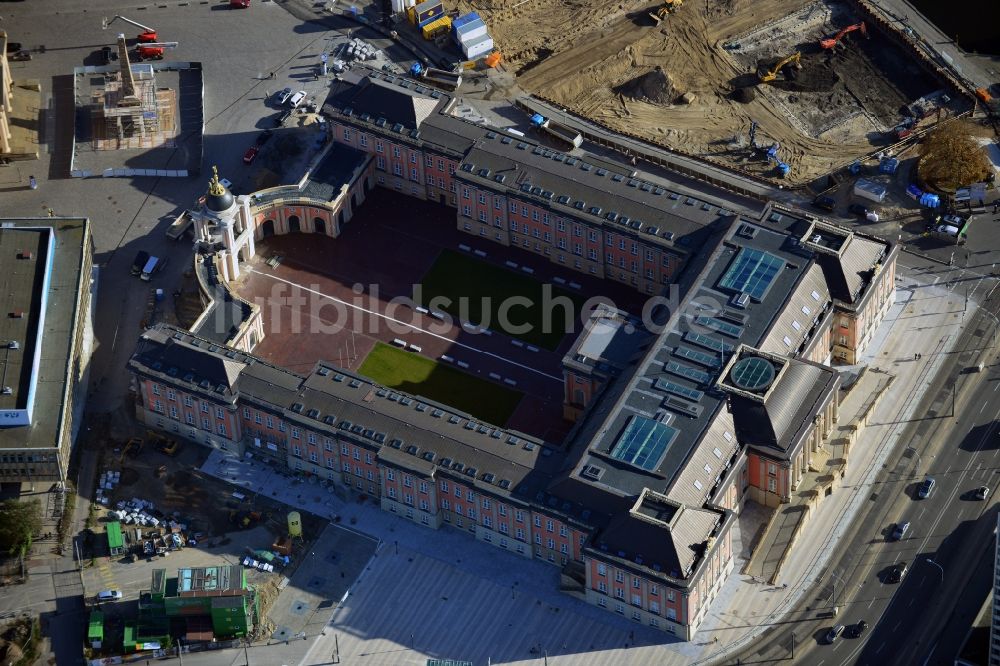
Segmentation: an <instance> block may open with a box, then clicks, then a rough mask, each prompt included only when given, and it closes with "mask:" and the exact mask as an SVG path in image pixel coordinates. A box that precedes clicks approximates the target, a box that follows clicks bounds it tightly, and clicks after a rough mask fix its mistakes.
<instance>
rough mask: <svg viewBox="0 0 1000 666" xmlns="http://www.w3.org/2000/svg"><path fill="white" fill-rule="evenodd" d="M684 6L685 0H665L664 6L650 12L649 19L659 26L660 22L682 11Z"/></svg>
mask: <svg viewBox="0 0 1000 666" xmlns="http://www.w3.org/2000/svg"><path fill="white" fill-rule="evenodd" d="M683 4H684V0H663V4H662V5H661V6H659V7H657V8H656V9H654V10H653V11H651V12H649V18H651V19H653V21H655V22H656V23H657V24H659V22H660V21H662V20H663V19H665V18H667V17H668V16H670V15H671V14H673V13H674V12H676V11H677V10H678V9H680V8H681V5H683Z"/></svg>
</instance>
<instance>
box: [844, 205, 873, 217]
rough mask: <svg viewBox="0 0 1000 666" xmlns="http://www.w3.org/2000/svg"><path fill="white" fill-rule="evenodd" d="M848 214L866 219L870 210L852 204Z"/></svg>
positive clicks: (848, 208)
mask: <svg viewBox="0 0 1000 666" xmlns="http://www.w3.org/2000/svg"><path fill="white" fill-rule="evenodd" d="M847 212H848V213H850V214H852V215H857V216H858V217H865V216H866V215H868V209H867V208H865V207H864V206H863V205H861V204H859V203H852V204H851V205H850V206H848V207H847Z"/></svg>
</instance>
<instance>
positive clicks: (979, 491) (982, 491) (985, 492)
mask: <svg viewBox="0 0 1000 666" xmlns="http://www.w3.org/2000/svg"><path fill="white" fill-rule="evenodd" d="M989 494H990V488H989V486H979V487H978V488H976V489H975V490H973V491H972V496H973V497H975V498H976V499H977V500H984V499H986V498H987V497H988V496H989Z"/></svg>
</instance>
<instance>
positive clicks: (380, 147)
mask: <svg viewBox="0 0 1000 666" xmlns="http://www.w3.org/2000/svg"><path fill="white" fill-rule="evenodd" d="M384 151H385V147H384V146H383V145H382V142H381V141H379V140H378V139H376V140H375V152H376V153H381V152H384Z"/></svg>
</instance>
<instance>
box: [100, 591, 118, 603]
mask: <svg viewBox="0 0 1000 666" xmlns="http://www.w3.org/2000/svg"><path fill="white" fill-rule="evenodd" d="M121 598H122V593H121V590H101V591H100V592H98V593H97V601H98V602H100V603H103V602H105V601H120V600H121Z"/></svg>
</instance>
